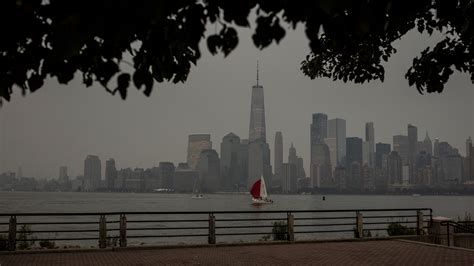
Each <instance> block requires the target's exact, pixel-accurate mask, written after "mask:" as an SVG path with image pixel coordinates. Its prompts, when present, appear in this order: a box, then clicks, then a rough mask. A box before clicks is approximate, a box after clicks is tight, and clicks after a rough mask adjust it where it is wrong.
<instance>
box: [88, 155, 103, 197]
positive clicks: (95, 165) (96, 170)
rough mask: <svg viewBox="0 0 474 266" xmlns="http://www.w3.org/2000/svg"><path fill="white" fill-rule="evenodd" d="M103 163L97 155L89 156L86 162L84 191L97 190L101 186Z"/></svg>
mask: <svg viewBox="0 0 474 266" xmlns="http://www.w3.org/2000/svg"><path fill="white" fill-rule="evenodd" d="M101 171H102V170H101V163H100V159H99V157H98V156H96V155H87V157H86V160H85V161H84V181H85V184H84V189H85V190H96V189H98V188H99V186H100V180H101Z"/></svg>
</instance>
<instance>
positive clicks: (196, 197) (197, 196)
mask: <svg viewBox="0 0 474 266" xmlns="http://www.w3.org/2000/svg"><path fill="white" fill-rule="evenodd" d="M191 198H192V199H203V198H204V195H203V194H196V195H193V196H192V197H191Z"/></svg>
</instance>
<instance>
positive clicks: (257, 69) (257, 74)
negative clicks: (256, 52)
mask: <svg viewBox="0 0 474 266" xmlns="http://www.w3.org/2000/svg"><path fill="white" fill-rule="evenodd" d="M257 87H258V60H257Z"/></svg>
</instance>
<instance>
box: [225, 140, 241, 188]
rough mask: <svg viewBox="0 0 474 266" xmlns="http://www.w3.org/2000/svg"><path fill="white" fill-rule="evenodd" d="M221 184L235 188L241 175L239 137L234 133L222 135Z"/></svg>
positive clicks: (237, 186)
mask: <svg viewBox="0 0 474 266" xmlns="http://www.w3.org/2000/svg"><path fill="white" fill-rule="evenodd" d="M220 165H221V178H222V180H221V186H222V188H223V189H225V190H237V189H238V188H239V183H240V178H241V175H242V172H241V167H240V166H241V165H240V138H239V137H238V136H237V135H235V134H234V133H229V134H227V135H225V136H224V138H223V139H222V143H221V162H220Z"/></svg>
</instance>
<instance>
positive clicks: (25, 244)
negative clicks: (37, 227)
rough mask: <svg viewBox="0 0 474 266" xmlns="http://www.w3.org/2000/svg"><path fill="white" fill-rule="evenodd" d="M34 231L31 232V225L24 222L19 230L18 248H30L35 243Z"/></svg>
mask: <svg viewBox="0 0 474 266" xmlns="http://www.w3.org/2000/svg"><path fill="white" fill-rule="evenodd" d="M32 234H33V233H32V232H31V226H30V225H28V224H24V225H22V226H21V227H20V231H18V236H17V238H18V249H28V248H31V247H33V246H34V245H35V242H36V240H35V239H36V238H35V237H32V236H31V235H32Z"/></svg>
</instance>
